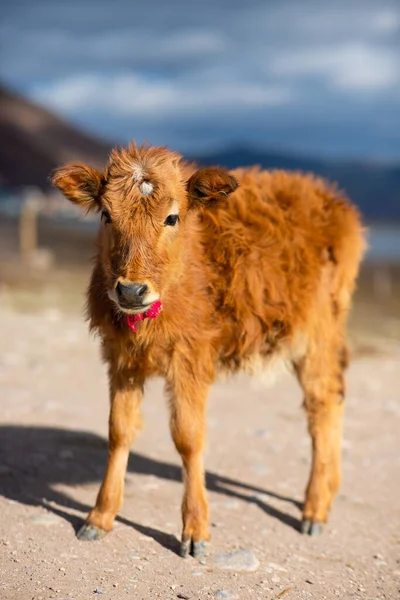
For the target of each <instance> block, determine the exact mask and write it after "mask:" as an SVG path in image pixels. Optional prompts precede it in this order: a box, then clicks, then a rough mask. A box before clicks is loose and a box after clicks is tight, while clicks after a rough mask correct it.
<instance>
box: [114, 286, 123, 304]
mask: <svg viewBox="0 0 400 600" xmlns="http://www.w3.org/2000/svg"><path fill="white" fill-rule="evenodd" d="M115 291H116V292H117V298H118V300H120V299H121V297H122V295H123V294H122V285H121V284H120V283H119V282H118V283H117V287H116V288H115Z"/></svg>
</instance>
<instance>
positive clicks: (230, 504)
mask: <svg viewBox="0 0 400 600" xmlns="http://www.w3.org/2000/svg"><path fill="white" fill-rule="evenodd" d="M223 506H224V507H225V508H233V509H236V508H239V507H240V502H239V500H234V499H230V500H225V502H224V503H223Z"/></svg>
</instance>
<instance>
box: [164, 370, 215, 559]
mask: <svg viewBox="0 0 400 600" xmlns="http://www.w3.org/2000/svg"><path fill="white" fill-rule="evenodd" d="M170 394H171V404H170V406H171V420H170V425H171V434H172V438H173V440H174V443H175V446H176V449H177V450H178V452H179V454H180V455H181V458H182V465H183V481H184V494H183V501H182V521H183V530H182V543H181V556H183V557H186V556H188V555H189V554H192V556H194V557H199V556H201V555H202V554H203V553H204V550H205V546H206V542H207V541H208V540H209V539H210V534H209V531H208V503H207V498H206V489H205V481H204V468H203V457H202V453H203V447H204V437H205V419H206V403H207V395H208V386H205V387H202V388H199V387H198V385H197V386H196V385H195V384H194V382H193V383H192V382H188V381H185V385H182V383H181V382H175V383H174V384H172V385H170Z"/></svg>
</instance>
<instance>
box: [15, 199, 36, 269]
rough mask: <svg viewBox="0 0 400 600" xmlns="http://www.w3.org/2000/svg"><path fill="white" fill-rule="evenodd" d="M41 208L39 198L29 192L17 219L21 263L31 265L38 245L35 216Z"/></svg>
mask: <svg viewBox="0 0 400 600" xmlns="http://www.w3.org/2000/svg"><path fill="white" fill-rule="evenodd" d="M40 208H41V197H40V195H39V194H38V193H37V192H30V193H29V194H28V195H27V196H26V198H25V200H24V201H23V204H22V208H21V214H20V219H19V250H20V258H21V261H22V262H23V263H25V264H29V263H32V262H33V260H34V257H35V253H36V250H37V244H38V233H37V216H38V213H39V211H40Z"/></svg>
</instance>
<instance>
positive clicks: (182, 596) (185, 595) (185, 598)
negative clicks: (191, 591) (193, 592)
mask: <svg viewBox="0 0 400 600" xmlns="http://www.w3.org/2000/svg"><path fill="white" fill-rule="evenodd" d="M176 597H177V598H181V600H190V596H188V595H187V594H183V593H181V592H180V593H179V594H177V595H176Z"/></svg>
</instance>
